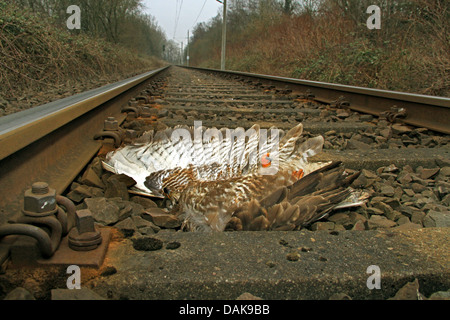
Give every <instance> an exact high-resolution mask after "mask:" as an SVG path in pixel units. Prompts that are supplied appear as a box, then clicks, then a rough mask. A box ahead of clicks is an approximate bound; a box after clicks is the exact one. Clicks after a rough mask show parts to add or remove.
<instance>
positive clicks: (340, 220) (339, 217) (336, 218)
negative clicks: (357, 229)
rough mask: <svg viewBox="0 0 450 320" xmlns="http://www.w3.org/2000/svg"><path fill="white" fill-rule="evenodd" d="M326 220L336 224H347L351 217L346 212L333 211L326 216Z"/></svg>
mask: <svg viewBox="0 0 450 320" xmlns="http://www.w3.org/2000/svg"><path fill="white" fill-rule="evenodd" d="M328 221H331V222H334V223H336V224H341V225H345V224H348V223H349V222H350V221H351V219H350V217H349V215H348V214H347V213H335V214H333V215H332V216H330V217H329V218H328Z"/></svg>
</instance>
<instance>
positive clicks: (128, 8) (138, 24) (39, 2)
mask: <svg viewBox="0 0 450 320" xmlns="http://www.w3.org/2000/svg"><path fill="white" fill-rule="evenodd" d="M12 1H14V2H16V3H17V5H19V6H22V7H27V8H30V9H31V10H33V11H34V12H36V13H42V14H46V15H48V16H49V17H51V18H52V19H53V20H54V21H55V23H56V24H58V25H61V26H63V27H64V26H66V20H67V19H68V18H69V16H70V14H68V13H67V8H68V7H69V6H71V5H77V6H78V7H79V8H80V9H81V29H80V31H78V32H81V33H85V34H88V35H90V36H93V37H97V38H102V39H105V40H107V41H109V42H112V43H115V44H122V45H124V46H126V47H128V48H131V49H135V50H136V51H138V52H140V53H143V54H146V55H150V56H154V57H157V58H169V59H170V55H171V54H172V53H171V52H170V49H171V46H170V45H168V41H167V40H166V36H165V34H164V32H163V31H162V29H161V28H160V27H159V26H158V24H157V23H156V21H155V19H154V17H152V16H151V15H149V14H145V13H143V1H142V0H12ZM166 47H167V49H168V52H164V51H163V49H165V48H166ZM173 54H176V55H178V51H177V50H174V52H173ZM176 58H177V56H175V57H174V59H176Z"/></svg>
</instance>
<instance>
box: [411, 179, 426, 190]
mask: <svg viewBox="0 0 450 320" xmlns="http://www.w3.org/2000/svg"><path fill="white" fill-rule="evenodd" d="M411 187H412V189H413V191H414V192H415V193H420V192H422V191H425V190H426V189H427V188H426V187H425V186H424V185H422V184H419V183H416V182H414V183H413V184H412V185H411Z"/></svg>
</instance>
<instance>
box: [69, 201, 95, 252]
mask: <svg viewBox="0 0 450 320" xmlns="http://www.w3.org/2000/svg"><path fill="white" fill-rule="evenodd" d="M76 218H77V226H76V228H73V229H72V230H71V231H70V233H69V247H70V248H71V249H72V250H75V251H91V250H94V249H96V248H97V247H98V246H99V245H100V244H101V243H102V236H101V233H100V231H99V230H98V229H97V228H96V227H95V224H94V217H93V216H92V213H91V211H90V210H88V209H87V210H79V211H77V213H76Z"/></svg>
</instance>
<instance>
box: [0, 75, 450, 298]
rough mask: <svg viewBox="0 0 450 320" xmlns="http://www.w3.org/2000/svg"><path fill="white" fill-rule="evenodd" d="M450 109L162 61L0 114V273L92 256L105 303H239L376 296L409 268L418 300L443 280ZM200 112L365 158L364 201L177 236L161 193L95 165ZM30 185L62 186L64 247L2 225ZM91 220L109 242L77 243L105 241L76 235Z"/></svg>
mask: <svg viewBox="0 0 450 320" xmlns="http://www.w3.org/2000/svg"><path fill="white" fill-rule="evenodd" d="M104 91H106V93H105V92H104ZM449 107H450V99H447V98H436V97H424V96H418V95H406V94H401V93H393V92H386V91H377V90H371V89H363V88H354V87H346V86H333V85H330V84H321V83H313V82H308V81H301V80H293V79H283V78H278V77H270V76H259V75H252V74H245V73H236V72H234V73H233V72H221V71H218V70H204V69H185V68H180V67H171V68H169V69H168V68H163V69H160V70H156V71H155V72H151V73H149V74H146V75H144V76H141V77H136V78H133V79H131V80H128V81H124V82H123V83H121V84H118V85H115V86H111V87H109V88H106V90H97V91H95V92H90V93H87V94H85V95H83V96H79V97H73V98H71V99H68V100H66V101H59V102H57V103H54V104H52V105H47V106H44V107H40V108H36V109H35V110H29V111H27V112H26V113H23V114H16V115H12V116H10V117H4V118H0V125H1V127H0V133H1V135H0V145H1V148H0V149H1V151H0V155H1V157H0V158H1V168H0V181H1V184H0V185H1V186H0V188H1V190H0V191H1V194H2V200H1V202H0V208H1V214H0V225H2V226H3V229H1V228H0V235H2V236H6V237H5V238H4V239H3V242H1V243H0V253H1V254H0V264H2V265H3V268H4V269H6V274H5V275H4V276H2V277H3V278H2V279H1V280H0V285H1V284H2V283H3V288H5V286H6V285H5V283H8V285H10V286H13V285H16V286H20V283H22V282H21V281H22V280H21V279H22V278H21V276H19V275H18V274H17V270H21V269H20V268H22V267H23V266H28V265H34V266H38V267H39V268H42V267H43V266H45V267H47V268H48V267H49V266H52V267H53V266H58V267H67V266H68V265H71V264H76V265H80V266H85V267H95V268H97V269H96V270H98V271H96V272H94V271H91V272H90V273H89V275H90V276H89V277H87V279H86V280H85V281H86V286H88V287H90V288H92V289H93V290H94V291H96V292H98V293H99V294H101V295H102V296H103V297H105V298H109V299H120V298H130V299H210V298H213V299H214V298H216V299H234V298H236V297H238V296H239V295H240V294H241V293H244V292H252V293H253V294H255V295H257V296H261V297H263V298H265V299H302V298H307V299H327V298H329V297H330V296H331V295H332V294H334V293H342V292H345V293H347V294H348V295H350V296H351V297H353V298H356V299H385V298H388V297H392V296H394V294H395V292H396V291H397V290H398V289H399V288H400V287H401V286H402V285H404V284H405V283H406V282H408V281H412V280H414V278H418V279H419V280H420V284H421V286H422V287H421V293H424V294H425V295H426V296H429V295H430V294H431V293H433V292H435V291H440V290H448V288H449V287H450V283H449V282H448V274H449V271H450V266H449V256H448V252H447V251H448V250H445V246H446V245H445V243H447V244H448V243H449V238H450V233H449V231H448V230H449V229H448V226H450V223H449V219H450V218H449V217H450V215H449V213H448V208H449V205H450V198H449V197H450V196H449V195H448V189H449V185H450V184H449V176H450V157H449V151H450V143H449V142H450V139H449V136H448V134H449V133H450V129H449V128H450V123H449V121H450V120H449V119H450V117H449V110H450V109H449ZM199 122H201V125H203V126H205V127H217V128H223V127H227V128H237V127H242V128H244V129H249V128H251V127H252V125H253V124H255V123H257V124H259V125H260V127H261V128H266V129H268V128H271V127H276V128H278V129H281V130H283V131H287V130H289V129H291V128H292V127H294V126H295V125H297V124H298V123H300V122H301V123H302V124H303V127H304V133H303V137H304V138H305V139H306V138H311V137H315V136H317V135H322V136H323V137H324V139H325V142H324V150H323V152H321V153H320V154H318V155H316V156H315V157H313V158H312V159H311V161H313V162H326V161H341V162H343V164H344V166H345V167H346V168H347V169H348V171H349V172H356V171H360V170H362V174H361V175H360V176H359V178H358V179H357V180H356V181H355V182H354V183H353V185H352V186H353V187H354V188H358V189H361V190H363V191H365V192H367V193H368V194H369V196H370V197H369V199H368V201H367V203H366V205H364V206H362V207H358V208H351V209H345V210H344V209H343V210H339V211H336V212H335V213H334V214H332V215H330V216H329V217H328V218H327V219H322V220H320V221H317V222H315V223H313V224H312V225H310V226H308V227H306V228H304V229H302V230H300V231H292V232H281V231H271V232H262V231H261V232H224V233H219V234H212V235H211V234H199V233H189V232H176V231H178V230H180V227H181V221H179V220H178V219H177V217H176V216H174V215H172V214H171V212H170V209H171V205H172V204H171V202H170V201H168V200H167V199H158V198H149V197H144V196H142V195H139V194H136V193H135V192H130V189H129V187H131V185H132V184H133V183H132V182H129V180H127V179H125V178H124V177H123V176H120V177H119V176H117V175H113V174H112V173H110V172H107V171H106V170H105V169H104V168H103V167H102V164H101V162H102V160H103V159H104V158H105V156H106V155H107V154H108V152H111V151H113V150H115V149H117V148H118V147H119V146H120V145H123V144H129V143H131V142H132V141H133V140H134V139H136V138H137V137H139V136H141V135H142V134H143V133H144V132H147V131H150V130H154V131H159V130H164V129H166V128H168V127H175V126H178V125H188V126H194V125H195V124H196V123H199ZM37 181H44V182H46V183H48V185H49V187H50V189H55V193H56V194H58V195H61V196H60V197H59V198H57V201H56V202H57V203H58V205H59V206H62V207H63V209H65V210H63V211H67V213H66V216H67V217H65V218H64V217H63V216H64V215H63V214H62V215H61V216H58V217H57V220H58V221H59V222H60V224H61V225H63V229H64V226H65V229H68V230H65V235H67V236H66V237H64V230H63V231H61V233H62V236H61V235H60V237H61V238H62V239H63V240H61V243H60V244H58V245H59V248H58V249H56V248H53V247H55V246H56V247H58V245H53V247H52V243H51V241H50V240H52V239H53V238H52V239H50V238H51V237H50V236H49V237H48V238H49V239H47V238H45V236H42V235H41V233H39V232H37V231H33V232H34V233H27V232H31V231H29V230H28V229H27V228H25V229H24V230H25V231H23V230H22V231H21V232H22V233H20V232H17V230H16V232H12V231H8V227H10V226H11V224H8V223H7V222H8V221H10V222H11V221H14V222H16V224H17V222H21V221H23V219H22V218H21V217H22V216H23V215H24V212H22V209H23V206H24V204H23V202H24V192H25V190H27V189H29V188H30V187H31V185H32V184H33V183H34V182H37ZM41 187H42V186H41ZM33 188H34V189H36V190H38V192H37V193H39V192H40V191H39V190H40V189H39V185H35V186H33ZM43 188H44V189H45V191H46V188H45V185H44V187H43ZM66 201H69V202H70V203H72V204H73V207H72V205H70V204H67V202H66ZM69 207H70V208H69ZM86 209H88V210H90V211H89V212H90V214H88V215H87V216H86V215H83V214H86V211H83V210H86ZM75 211H77V212H78V213H76V214H75V213H74V212H75ZM79 212H81V213H79ZM26 213H27V212H25V215H26ZM75 216H76V220H77V221H78V222H79V223H78V225H77V223H76V221H75ZM61 217H63V218H61ZM64 219H65V220H64ZM83 219H84V220H83ZM89 219H91V220H89ZM92 219H95V221H96V222H97V226H96V227H95V231H97V233H96V235H95V236H96V237H99V236H101V237H103V241H102V243H101V244H100V245H99V246H98V247H96V246H97V245H98V244H96V245H95V247H96V249H95V250H92V251H86V252H84V251H73V250H72V249H71V248H70V247H71V246H72V248H73V246H78V245H80V246H85V247H89V246H90V245H92V243H94V242H95V241H97V240H98V239H97V238H95V239H94V238H92V237H93V236H92V234H89V235H90V236H92V237H91V238H89V239H84V238H83V237H82V234H83V233H82V231H80V227H79V225H80V221H88V222H89V223H91V222H92ZM25 220H26V219H25ZM66 220H68V221H66ZM25 222H26V221H25ZM35 224H36V223H35ZM41 224H42V223H41ZM70 228H72V229H73V230H75V229H77V230H78V232H79V233H80V234H77V235H76V236H77V237H78V238H77V240H80V239H81V238H83V239H81V240H83V241H84V242H83V241H81V242H83V243H81V244H80V243H79V242H77V241H74V240H73V236H72V242H70V239H68V238H70V235H71V234H69V231H70ZM50 229H52V228H50ZM88 229H89V228H88ZM2 230H4V231H3V233H2ZM5 230H6V231H5ZM52 230H53V229H52ZM52 230H51V231H52ZM89 230H90V232H93V231H94V229H89ZM89 230H88V231H89ZM50 233H51V236H53V235H54V234H53V233H52V232H50ZM86 233H89V232H86ZM86 233H85V234H86ZM17 234H25V235H28V236H32V237H34V238H35V239H31V240H30V238H28V237H25V238H24V237H18V236H17ZM68 234H69V235H68ZM39 237H40V238H39ZM55 237H56V236H55ZM44 238H45V239H44ZM43 239H44V240H43ZM94 240H95V241H94ZM97 242H98V241H97ZM443 244H444V245H443ZM108 246H109V249H108ZM42 248H47V249H45V250H44V251H43V249H42ZM52 249H53V250H52ZM148 250H149V251H148ZM36 252H37V253H36ZM43 252H44V253H46V255H47V256H44V257H41V256H40V255H42V253H43ZM105 257H106V259H105ZM355 257H357V258H355ZM370 265H379V266H380V269H381V272H382V281H383V288H382V289H380V290H370V289H368V287H367V285H366V280H367V278H368V276H369V275H368V274H367V273H366V269H367V267H369V266H370ZM6 267H9V268H6ZM105 270H106V271H105ZM111 270H112V271H111ZM64 271H65V270H64ZM30 272H31V271H30ZM54 272H56V274H57V276H55V275H54ZM54 272H53V273H52V272H49V275H48V278H47V282H46V284H45V285H44V284H42V288H41V289H40V290H38V292H35V295H37V296H38V297H39V298H50V289H53V288H50V287H49V285H48V284H47V283H48V282H49V283H52V284H54V283H55V281H53V280H52V281H50V280H49V279H50V278H51V277H53V276H55V277H56V278H58V277H61V270H59V271H54ZM105 274H107V276H105ZM8 277H9V278H8ZM5 279H6V280H5ZM51 279H53V278H51ZM2 281H3V282H2ZM42 281H44V280H42ZM332 284H333V285H332ZM64 286H65V281H64V282H62V283H61V286H60V288H63V287H64ZM0 288H2V286H0ZM3 290H4V291H5V290H6V289H3ZM5 293H6V292H5ZM0 294H1V291H0Z"/></svg>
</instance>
